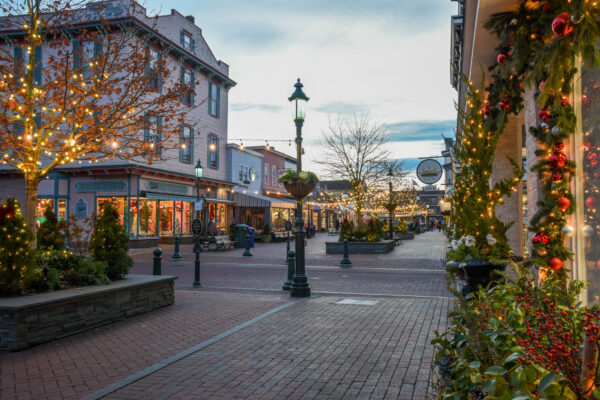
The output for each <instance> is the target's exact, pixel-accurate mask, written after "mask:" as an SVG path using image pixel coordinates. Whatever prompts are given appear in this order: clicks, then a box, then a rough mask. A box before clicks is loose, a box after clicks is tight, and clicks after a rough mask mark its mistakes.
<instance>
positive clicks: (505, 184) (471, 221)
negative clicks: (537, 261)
mask: <svg viewBox="0 0 600 400" xmlns="http://www.w3.org/2000/svg"><path fill="white" fill-rule="evenodd" d="M484 81H485V80H484V79H482V82H484ZM464 82H465V84H466V85H467V87H468V90H467V95H466V100H467V108H466V110H461V109H459V118H460V129H459V130H458V131H457V132H456V142H455V144H454V146H453V155H454V159H455V161H456V162H457V163H459V165H460V172H459V173H458V174H457V177H456V182H455V185H454V194H453V196H452V201H453V206H454V207H453V208H454V210H455V211H454V213H453V214H452V216H451V220H452V223H453V227H454V230H453V232H452V234H451V238H452V239H453V241H452V247H453V250H451V251H450V252H449V254H448V258H449V259H458V258H461V259H465V257H466V258H468V259H490V258H495V259H497V258H507V257H508V256H509V255H510V254H511V250H510V247H509V246H508V241H507V238H506V231H507V230H508V228H509V227H510V224H505V223H503V222H501V221H500V220H499V219H498V218H497V216H496V205H497V204H502V202H503V197H504V196H510V195H511V194H512V192H513V191H514V190H515V189H516V186H517V184H518V183H519V182H520V180H521V178H522V176H523V171H522V170H521V168H520V167H519V166H518V165H517V164H516V163H515V162H514V161H513V160H510V161H511V163H512V164H513V174H514V176H513V177H510V178H506V179H503V180H501V181H499V182H497V183H496V184H494V185H493V186H492V187H490V183H489V181H490V177H491V173H492V166H493V161H494V154H495V151H496V145H497V143H498V139H499V138H500V135H501V134H502V128H503V126H504V122H505V120H506V118H507V117H506V114H507V110H504V109H500V110H499V112H498V113H497V114H496V116H495V117H496V121H500V122H499V123H494V124H493V125H494V126H499V127H500V129H496V130H490V129H488V124H486V119H487V118H489V114H488V113H487V112H486V111H487V110H486V107H487V106H486V103H485V101H484V100H483V95H484V90H483V84H482V87H480V88H477V87H475V86H474V85H473V83H472V82H469V81H467V80H466V79H464ZM469 236H472V237H473V238H474V241H473V243H471V241H469V242H468V243H465V242H464V240H463V241H462V242H460V243H459V242H458V241H459V240H461V239H463V238H465V237H469Z"/></svg>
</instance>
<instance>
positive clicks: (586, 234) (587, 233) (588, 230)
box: [581, 225, 594, 238]
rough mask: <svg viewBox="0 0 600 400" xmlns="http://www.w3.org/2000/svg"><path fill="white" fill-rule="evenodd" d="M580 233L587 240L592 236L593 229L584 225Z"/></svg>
mask: <svg viewBox="0 0 600 400" xmlns="http://www.w3.org/2000/svg"><path fill="white" fill-rule="evenodd" d="M581 232H582V233H583V236H584V237H586V238H588V237H591V236H592V235H593V234H594V228H592V227H591V226H590V225H584V226H583V228H581Z"/></svg>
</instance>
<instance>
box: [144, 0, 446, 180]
mask: <svg viewBox="0 0 600 400" xmlns="http://www.w3.org/2000/svg"><path fill="white" fill-rule="evenodd" d="M162 4H163V5H162V6H161V3H160V2H158V1H157V0H152V1H149V2H147V3H146V4H145V5H146V7H147V8H148V13H149V14H153V13H156V12H158V13H160V14H165V13H169V12H170V7H171V6H167V5H164V4H165V3H162ZM167 7H169V8H167ZM172 7H175V8H176V9H177V10H178V11H179V12H181V13H182V14H184V15H190V14H191V15H194V17H195V18H196V24H197V25H198V26H199V27H200V28H202V30H203V35H204V38H205V39H206V40H207V42H208V44H209V46H210V47H211V49H212V51H213V53H214V54H215V56H216V57H217V59H220V60H222V61H224V62H226V63H227V64H229V65H230V77H231V78H232V79H233V80H235V81H236V82H237V86H235V87H234V88H232V89H231V90H230V92H229V134H228V135H229V141H230V142H235V143H239V140H234V139H261V141H260V142H257V141H246V142H245V143H244V144H245V145H261V144H262V145H264V144H266V143H265V141H264V139H272V140H273V139H290V140H293V139H294V136H295V128H294V124H293V121H292V119H293V112H292V105H291V104H290V103H289V102H288V100H287V98H288V97H289V96H290V95H291V94H292V92H293V90H294V88H293V84H294V83H295V81H296V79H297V78H300V79H301V80H302V83H303V84H304V90H305V93H306V94H307V96H309V97H310V101H309V102H308V104H307V105H306V111H307V115H306V121H305V124H304V129H303V136H304V138H305V142H304V144H305V146H304V147H305V150H306V155H305V158H304V159H303V163H304V164H305V165H306V169H312V170H314V171H315V172H318V167H317V166H316V165H315V164H314V163H312V162H311V160H315V159H318V158H319V156H320V151H319V146H318V144H319V137H320V136H321V132H323V131H326V130H327V127H328V118H336V117H337V116H338V115H342V116H344V115H345V116H352V114H353V113H358V114H362V113H365V112H368V113H369V115H370V117H371V119H372V121H373V122H374V123H378V124H385V125H386V126H387V130H388V133H389V135H390V141H391V146H390V149H391V150H392V152H393V155H394V158H411V159H413V161H412V162H411V161H408V160H407V163H406V166H407V167H409V168H411V169H412V170H414V167H415V162H414V159H415V158H417V157H420V156H431V155H439V153H440V151H441V149H442V147H443V143H442V140H441V136H442V135H445V136H452V135H453V128H454V127H455V124H456V123H455V120H456V112H455V110H454V100H455V98H456V92H455V91H454V90H453V89H452V87H451V86H450V77H449V75H450V72H449V58H450V16H451V15H453V14H455V13H456V11H457V10H456V3H455V2H452V1H450V0H418V1H417V0H372V1H367V0H327V1H323V0H303V1H293V2H292V1H275V0H271V1H267V0H255V1H247V0H222V1H206V0H201V1H197V0H183V1H178V2H177V3H173V6H172ZM270 144H271V145H274V146H275V147H276V148H277V149H278V150H280V151H283V152H286V153H289V154H292V155H295V148H294V144H293V143H292V146H291V147H290V146H288V143H276V142H271V143H270Z"/></svg>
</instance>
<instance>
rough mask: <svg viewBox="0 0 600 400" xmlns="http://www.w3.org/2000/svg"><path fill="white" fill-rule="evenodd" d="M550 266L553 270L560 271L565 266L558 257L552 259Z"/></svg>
mask: <svg viewBox="0 0 600 400" xmlns="http://www.w3.org/2000/svg"><path fill="white" fill-rule="evenodd" d="M548 265H549V266H550V268H552V269H553V270H555V271H556V270H559V269H561V268H562V266H563V262H562V260H561V259H560V258H558V257H552V258H551V259H550V262H549V263H548Z"/></svg>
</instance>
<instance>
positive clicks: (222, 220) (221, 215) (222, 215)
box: [217, 204, 227, 233]
mask: <svg viewBox="0 0 600 400" xmlns="http://www.w3.org/2000/svg"><path fill="white" fill-rule="evenodd" d="M218 208H219V211H218V212H217V228H218V229H219V231H220V232H227V225H226V224H227V213H226V211H225V210H226V209H227V208H226V207H225V205H224V204H219V207H218ZM220 232H219V233H220Z"/></svg>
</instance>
